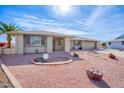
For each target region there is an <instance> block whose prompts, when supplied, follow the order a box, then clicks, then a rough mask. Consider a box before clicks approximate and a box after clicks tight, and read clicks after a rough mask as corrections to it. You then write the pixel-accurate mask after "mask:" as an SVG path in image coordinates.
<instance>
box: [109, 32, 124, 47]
mask: <svg viewBox="0 0 124 93" xmlns="http://www.w3.org/2000/svg"><path fill="white" fill-rule="evenodd" d="M107 46H108V48H113V49H124V34H123V35H121V36H119V37H117V38H116V39H114V40H111V41H109V42H107Z"/></svg>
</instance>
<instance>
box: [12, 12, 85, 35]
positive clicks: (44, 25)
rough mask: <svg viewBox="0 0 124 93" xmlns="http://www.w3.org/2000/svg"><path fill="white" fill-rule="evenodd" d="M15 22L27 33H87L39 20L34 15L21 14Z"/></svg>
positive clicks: (52, 21)
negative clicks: (40, 31)
mask: <svg viewBox="0 0 124 93" xmlns="http://www.w3.org/2000/svg"><path fill="white" fill-rule="evenodd" d="M13 20H14V21H15V22H16V23H17V24H18V25H19V26H20V27H22V28H24V30H27V31H36V30H47V31H52V32H58V33H64V34H73V35H81V34H82V35H85V34H86V33H85V32H83V31H80V30H74V29H70V28H65V27H64V26H65V25H70V24H62V23H58V22H56V21H54V20H47V19H43V18H38V17H36V16H33V15H28V14H21V15H20V16H19V15H18V17H13Z"/></svg>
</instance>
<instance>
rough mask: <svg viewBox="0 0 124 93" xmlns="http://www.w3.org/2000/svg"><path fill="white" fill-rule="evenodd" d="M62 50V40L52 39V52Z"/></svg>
mask: <svg viewBox="0 0 124 93" xmlns="http://www.w3.org/2000/svg"><path fill="white" fill-rule="evenodd" d="M61 50H64V38H53V51H61Z"/></svg>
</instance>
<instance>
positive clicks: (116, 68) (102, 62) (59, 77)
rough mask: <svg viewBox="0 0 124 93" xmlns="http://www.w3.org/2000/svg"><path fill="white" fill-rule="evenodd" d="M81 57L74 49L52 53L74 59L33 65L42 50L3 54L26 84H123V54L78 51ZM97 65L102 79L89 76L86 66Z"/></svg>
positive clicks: (65, 86)
mask: <svg viewBox="0 0 124 93" xmlns="http://www.w3.org/2000/svg"><path fill="white" fill-rule="evenodd" d="M77 53H78V54H79V58H74V57H73V56H72V55H71V53H62V52H61V53H59V52H58V53H52V54H50V56H54V57H59V56H63V57H65V56H66V57H67V56H68V57H70V58H72V60H73V61H72V62H71V63H68V64H62V65H34V64H31V63H30V60H32V59H34V58H36V57H40V56H41V54H24V55H3V56H2V57H1V58H2V60H3V62H4V63H5V64H6V66H7V67H8V69H9V70H10V72H11V73H12V74H13V75H14V76H15V77H16V79H17V80H18V81H19V82H20V84H21V85H22V86H23V87H33V88H37V87H42V88H46V87H49V88H51V87H52V88H56V87H57V88H73V87H75V88H95V87H100V88H106V87H107V88H109V87H124V73H123V72H124V58H119V61H117V60H112V59H109V58H108V56H107V55H105V54H95V53H92V52H87V51H85V52H84V51H80V52H79V51H78V52H77ZM89 67H96V68H98V69H100V70H101V71H103V73H104V76H103V80H102V81H93V80H90V79H88V77H87V74H86V71H85V70H86V69H87V68H89Z"/></svg>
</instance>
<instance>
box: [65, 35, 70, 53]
mask: <svg viewBox="0 0 124 93" xmlns="http://www.w3.org/2000/svg"><path fill="white" fill-rule="evenodd" d="M70 39H71V38H69V37H65V52H70V44H71V43H70V41H71V40H70Z"/></svg>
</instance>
